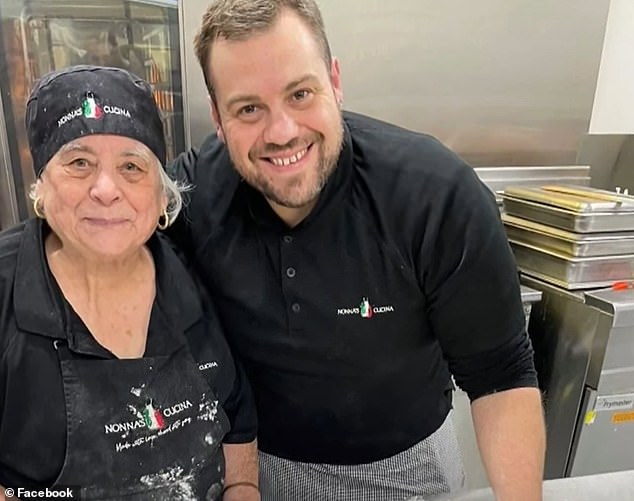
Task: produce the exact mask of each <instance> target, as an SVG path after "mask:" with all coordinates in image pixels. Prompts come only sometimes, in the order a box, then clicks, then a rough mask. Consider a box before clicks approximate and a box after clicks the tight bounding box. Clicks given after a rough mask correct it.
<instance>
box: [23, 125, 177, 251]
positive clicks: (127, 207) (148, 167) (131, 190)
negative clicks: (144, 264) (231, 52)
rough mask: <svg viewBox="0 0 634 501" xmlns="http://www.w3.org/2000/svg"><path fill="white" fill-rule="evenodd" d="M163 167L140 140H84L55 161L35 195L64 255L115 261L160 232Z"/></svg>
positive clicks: (97, 137)
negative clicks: (68, 252)
mask: <svg viewBox="0 0 634 501" xmlns="http://www.w3.org/2000/svg"><path fill="white" fill-rule="evenodd" d="M159 168H160V167H159V163H158V159H157V158H156V156H155V155H154V154H153V153H152V152H151V151H150V150H149V149H148V148H147V147H146V146H145V145H144V144H142V143H140V142H139V141H136V140H134V139H131V138H128V137H123V136H115V135H106V134H98V135H90V136H85V137H82V138H79V139H76V140H74V141H71V142H69V143H67V144H65V145H64V146H62V148H60V150H59V151H58V152H57V153H56V154H55V156H53V158H51V160H50V161H49V162H48V164H47V165H46V167H45V169H44V172H43V173H42V175H41V177H40V179H39V180H38V184H37V186H36V194H37V196H38V197H40V199H41V204H42V207H43V210H44V215H45V217H46V220H47V222H48V224H49V225H50V227H51V228H52V229H53V231H54V232H55V233H56V235H57V236H58V237H59V239H60V240H61V242H62V245H63V248H64V250H65V251H70V252H72V253H79V254H80V255H81V256H83V257H84V258H87V259H91V260H94V259H99V260H117V259H121V258H125V257H126V256H129V255H132V254H134V253H135V252H137V251H138V250H139V249H140V248H141V246H142V245H143V244H144V243H145V242H146V241H147V240H148V239H149V238H150V236H151V235H152V233H153V232H154V230H155V229H156V226H157V223H158V219H159V216H160V215H161V213H162V211H163V208H164V207H165V205H166V200H165V196H164V195H163V191H162V188H161V186H160V180H159V172H158V169H159Z"/></svg>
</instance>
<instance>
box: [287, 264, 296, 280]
mask: <svg viewBox="0 0 634 501" xmlns="http://www.w3.org/2000/svg"><path fill="white" fill-rule="evenodd" d="M286 276H287V277H288V278H293V277H294V276H295V268H293V267H292V266H291V267H290V268H286Z"/></svg>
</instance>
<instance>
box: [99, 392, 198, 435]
mask: <svg viewBox="0 0 634 501" xmlns="http://www.w3.org/2000/svg"><path fill="white" fill-rule="evenodd" d="M190 407H193V404H192V403H191V402H190V401H189V400H184V401H182V402H178V403H177V404H174V405H171V406H170V407H166V408H165V409H160V408H158V409H157V408H156V407H154V403H153V402H152V401H151V400H150V401H149V402H148V403H147V404H146V405H145V406H144V407H143V409H142V410H141V411H139V410H138V409H136V408H135V407H133V406H131V405H130V406H128V408H129V409H130V411H131V412H132V413H133V414H134V415H135V416H137V418H138V419H136V420H134V421H127V422H123V423H108V424H106V425H104V428H105V433H106V435H108V434H110V433H126V432H129V431H133V430H136V429H139V428H147V429H148V430H162V429H163V428H165V418H166V417H167V418H169V417H172V416H176V415H177V414H180V413H181V412H183V411H185V410H187V409H189V408H190Z"/></svg>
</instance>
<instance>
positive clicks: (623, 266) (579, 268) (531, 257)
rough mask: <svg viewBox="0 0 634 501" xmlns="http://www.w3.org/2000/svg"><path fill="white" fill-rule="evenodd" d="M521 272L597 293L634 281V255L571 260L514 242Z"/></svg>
mask: <svg viewBox="0 0 634 501" xmlns="http://www.w3.org/2000/svg"><path fill="white" fill-rule="evenodd" d="M510 244H511V248H512V249H513V253H514V254H515V261H516V263H517V267H518V268H519V270H520V271H521V272H523V273H525V274H527V275H531V276H534V277H537V278H540V279H542V280H547V281H548V282H551V283H554V284H555V285H558V286H560V287H564V288H566V289H594V288H597V287H607V286H610V285H612V284H613V283H614V282H617V281H623V280H631V279H632V278H634V254H624V255H618V256H596V257H570V256H568V255H566V254H563V253H559V252H555V251H550V250H546V249H542V248H539V247H535V246H532V245H528V244H524V243H520V242H515V241H510Z"/></svg>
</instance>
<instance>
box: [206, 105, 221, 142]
mask: <svg viewBox="0 0 634 501" xmlns="http://www.w3.org/2000/svg"><path fill="white" fill-rule="evenodd" d="M207 99H209V108H210V109H211V120H212V122H213V123H214V125H215V126H216V135H217V136H218V139H220V141H222V142H223V143H225V134H224V132H223V131H222V123H221V122H220V115H219V114H218V108H216V105H215V103H214V100H213V99H212V98H211V96H207Z"/></svg>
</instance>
